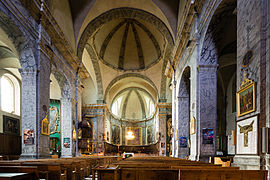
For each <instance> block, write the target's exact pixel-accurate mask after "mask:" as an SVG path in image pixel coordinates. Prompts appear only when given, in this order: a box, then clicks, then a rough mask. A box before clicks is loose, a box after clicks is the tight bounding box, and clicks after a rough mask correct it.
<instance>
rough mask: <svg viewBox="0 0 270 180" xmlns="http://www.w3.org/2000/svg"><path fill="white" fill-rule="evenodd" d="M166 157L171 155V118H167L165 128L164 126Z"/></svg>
mask: <svg viewBox="0 0 270 180" xmlns="http://www.w3.org/2000/svg"><path fill="white" fill-rule="evenodd" d="M166 131H167V132H166V133H167V136H166V146H167V147H166V155H167V156H170V155H171V153H172V136H173V128H172V118H171V117H170V116H168V117H167V126H166Z"/></svg>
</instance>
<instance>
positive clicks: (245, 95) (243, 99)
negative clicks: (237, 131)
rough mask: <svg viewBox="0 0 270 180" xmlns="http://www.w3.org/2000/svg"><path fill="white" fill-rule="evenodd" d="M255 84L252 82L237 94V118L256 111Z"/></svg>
mask: <svg viewBox="0 0 270 180" xmlns="http://www.w3.org/2000/svg"><path fill="white" fill-rule="evenodd" d="M255 96H256V95H255V83H254V82H251V83H250V84H248V85H247V86H245V87H244V88H241V89H240V90H239V91H238V92H237V93H236V99H237V116H238V117H240V116H243V115H245V114H248V113H251V112H253V111H255V110H256V106H255V101H256V100H255V99H256V97H255Z"/></svg>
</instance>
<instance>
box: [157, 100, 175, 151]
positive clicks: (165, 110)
mask: <svg viewBox="0 0 270 180" xmlns="http://www.w3.org/2000/svg"><path fill="white" fill-rule="evenodd" d="M158 112H159V114H158V118H159V138H160V144H159V150H160V151H159V155H160V156H166V154H167V153H169V152H167V146H169V144H167V138H168V137H167V126H168V123H167V121H168V116H169V115H170V116H171V114H172V104H171V103H159V104H158ZM162 145H163V146H162Z"/></svg>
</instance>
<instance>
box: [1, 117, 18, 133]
mask: <svg viewBox="0 0 270 180" xmlns="http://www.w3.org/2000/svg"><path fill="white" fill-rule="evenodd" d="M19 126H20V122H19V119H16V118H13V117H10V116H5V115H3V132H4V133H6V134H14V135H20V127H19Z"/></svg>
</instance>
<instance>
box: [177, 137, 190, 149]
mask: <svg viewBox="0 0 270 180" xmlns="http://www.w3.org/2000/svg"><path fill="white" fill-rule="evenodd" d="M179 144H180V147H181V148H186V147H188V139H187V137H180V138H179Z"/></svg>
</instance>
